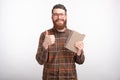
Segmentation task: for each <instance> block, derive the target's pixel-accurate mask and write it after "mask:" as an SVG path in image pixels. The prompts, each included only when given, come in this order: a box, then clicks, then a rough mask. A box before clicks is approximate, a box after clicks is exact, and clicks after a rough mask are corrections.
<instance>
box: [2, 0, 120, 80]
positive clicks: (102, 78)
mask: <svg viewBox="0 0 120 80" xmlns="http://www.w3.org/2000/svg"><path fill="white" fill-rule="evenodd" d="M58 3H61V4H64V5H65V6H66V8H67V10H68V12H67V13H68V20H67V26H68V28H70V29H73V30H76V31H78V32H80V33H84V34H86V37H85V40H84V45H85V47H84V51H85V56H86V60H85V63H84V64H83V65H76V67H77V73H78V80H120V69H119V68H120V62H119V61H120V58H119V57H120V42H119V41H120V32H119V30H120V0H76V1H75V0H0V80H41V77H42V69H43V66H41V65H39V64H38V63H37V61H36V60H35V55H36V51H37V47H38V40H39V36H40V33H41V32H43V31H45V30H46V29H49V28H52V26H53V25H52V21H51V9H52V7H53V6H54V5H55V4H58Z"/></svg>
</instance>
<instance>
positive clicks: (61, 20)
mask: <svg viewBox="0 0 120 80" xmlns="http://www.w3.org/2000/svg"><path fill="white" fill-rule="evenodd" d="M59 20H60V21H64V20H63V19H57V20H55V22H57V21H59Z"/></svg>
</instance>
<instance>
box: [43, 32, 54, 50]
mask: <svg viewBox="0 0 120 80" xmlns="http://www.w3.org/2000/svg"><path fill="white" fill-rule="evenodd" d="M54 43H55V36H54V35H49V34H48V31H46V35H45V39H44V42H43V46H44V48H45V49H47V48H48V46H49V45H52V44H54Z"/></svg>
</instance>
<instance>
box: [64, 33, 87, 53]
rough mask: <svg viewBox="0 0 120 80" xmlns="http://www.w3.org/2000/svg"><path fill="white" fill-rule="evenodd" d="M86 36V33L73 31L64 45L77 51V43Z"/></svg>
mask: <svg viewBox="0 0 120 80" xmlns="http://www.w3.org/2000/svg"><path fill="white" fill-rule="evenodd" d="M84 37H85V35H84V34H80V33H78V32H76V31H72V32H71V34H70V35H69V36H68V39H67V41H66V43H65V46H64V47H65V48H67V49H69V50H71V51H72V52H75V53H76V52H77V48H76V47H75V43H76V42H78V41H83V40H84Z"/></svg>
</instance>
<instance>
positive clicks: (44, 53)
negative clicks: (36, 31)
mask: <svg viewBox="0 0 120 80" xmlns="http://www.w3.org/2000/svg"><path fill="white" fill-rule="evenodd" d="M44 39H45V34H43V33H42V34H41V36H40V39H39V45H38V50H37V54H36V60H37V62H38V63H39V64H41V65H42V64H44V63H46V62H47V58H48V50H47V49H45V48H44V46H43V42H44Z"/></svg>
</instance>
